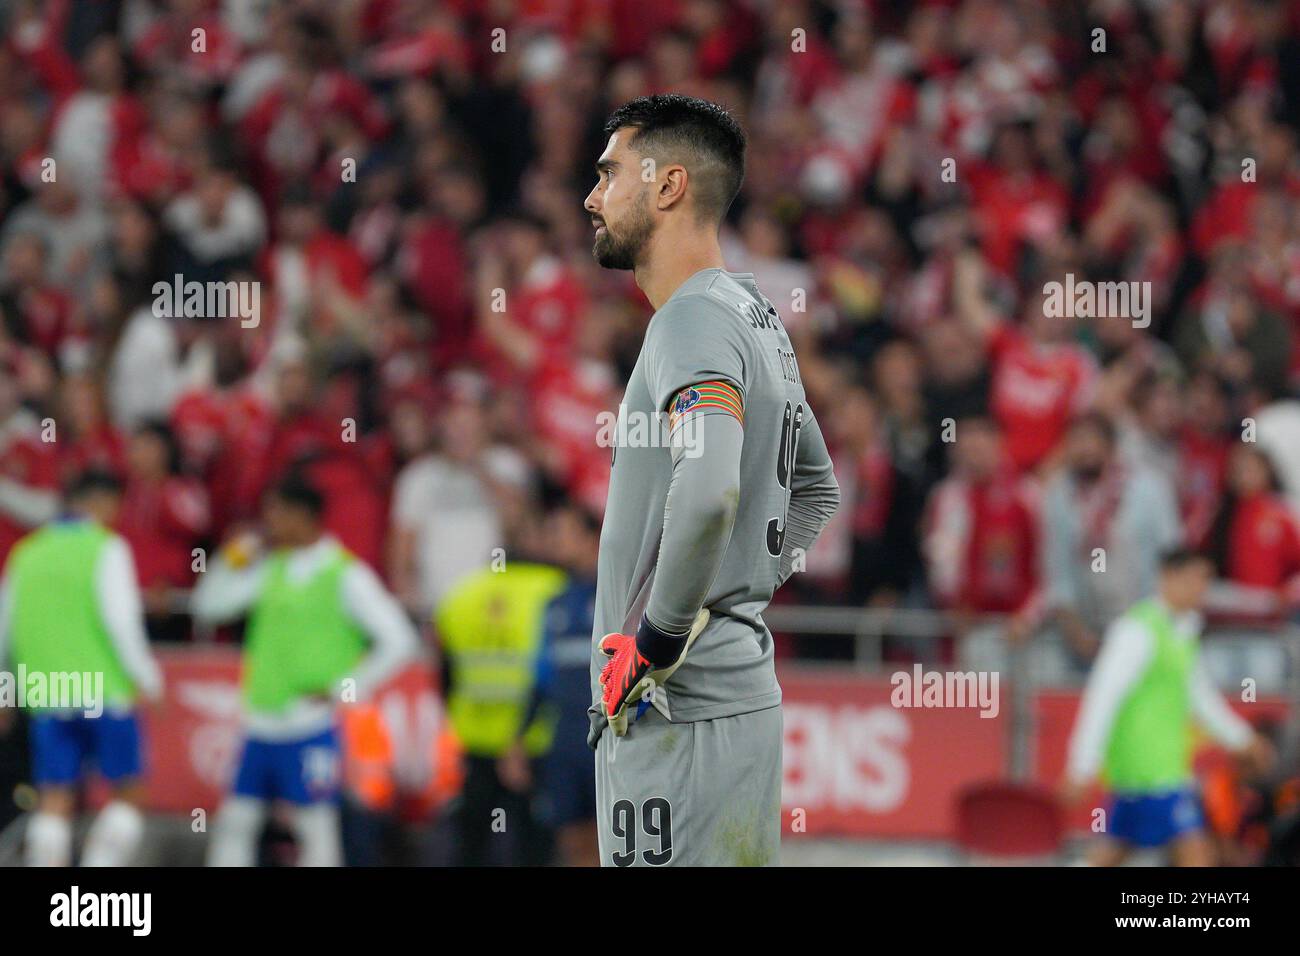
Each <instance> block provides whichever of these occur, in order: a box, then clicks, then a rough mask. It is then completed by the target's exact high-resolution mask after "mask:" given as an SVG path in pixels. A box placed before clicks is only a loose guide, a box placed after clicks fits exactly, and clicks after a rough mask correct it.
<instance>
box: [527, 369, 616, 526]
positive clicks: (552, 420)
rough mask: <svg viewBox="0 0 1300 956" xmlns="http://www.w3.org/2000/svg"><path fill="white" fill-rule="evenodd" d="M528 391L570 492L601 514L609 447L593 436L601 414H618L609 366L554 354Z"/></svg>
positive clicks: (536, 422)
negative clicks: (595, 439) (593, 438)
mask: <svg viewBox="0 0 1300 956" xmlns="http://www.w3.org/2000/svg"><path fill="white" fill-rule="evenodd" d="M530 394H531V396H532V409H533V423H534V426H535V427H536V429H537V433H538V436H539V437H540V438H541V439H542V441H543V442H544V443H546V445H547V446H548V447H549V449H550V450H551V452H552V453H553V454H555V455H556V456H557V458H558V459H559V461H560V462H561V467H562V469H563V472H564V475H563V477H564V480H565V482H566V484H567V487H568V490H569V493H570V494H571V495H572V496H573V497H574V498H575V499H577V500H579V501H581V502H583V503H584V504H585V505H587V506H588V507H590V508H593V509H594V510H596V511H597V512H603V511H604V510H605V494H606V492H607V491H608V488H609V461H610V454H611V449H610V447H609V446H603V447H602V446H601V445H600V444H599V443H598V442H596V441H593V440H592V437H593V435H595V434H597V432H598V429H597V423H598V422H601V421H602V420H603V419H601V417H600V416H601V414H602V413H604V412H609V413H611V416H612V415H613V414H615V413H616V412H617V405H618V390H617V381H616V377H615V375H614V372H613V369H611V368H610V367H609V366H608V365H605V364H603V363H600V362H594V361H583V360H579V361H576V362H575V361H574V360H573V359H572V358H571V357H560V356H552V357H550V358H549V359H548V360H545V361H543V364H542V366H541V368H540V369H539V371H538V372H537V373H536V374H535V375H534V376H533V377H532V382H531V388H530ZM611 437H613V436H611Z"/></svg>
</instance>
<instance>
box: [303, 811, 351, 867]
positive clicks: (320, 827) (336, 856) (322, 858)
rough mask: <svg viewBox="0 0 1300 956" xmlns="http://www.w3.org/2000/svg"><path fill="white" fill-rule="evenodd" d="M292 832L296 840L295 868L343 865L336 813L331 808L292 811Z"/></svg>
mask: <svg viewBox="0 0 1300 956" xmlns="http://www.w3.org/2000/svg"><path fill="white" fill-rule="evenodd" d="M293 829H294V834H295V835H296V836H297V837H298V865H299V866H342V865H343V837H342V834H341V832H340V830H341V827H340V824H339V810H338V807H336V806H334V804H332V803H313V804H310V805H308V806H305V807H295V808H294V811H293Z"/></svg>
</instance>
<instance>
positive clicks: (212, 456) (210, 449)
mask: <svg viewBox="0 0 1300 956" xmlns="http://www.w3.org/2000/svg"><path fill="white" fill-rule="evenodd" d="M273 424H274V416H273V415H272V413H271V410H270V408H269V407H268V406H267V404H266V401H265V400H264V399H263V398H262V397H261V396H260V395H258V394H257V393H256V392H255V391H253V389H251V388H240V389H233V390H229V391H220V392H218V391H211V392H209V391H205V390H199V391H192V392H187V393H186V394H184V395H182V396H181V397H180V399H179V400H178V401H177V403H176V405H175V407H174V408H173V409H172V420H171V425H172V428H173V429H174V430H175V433H176V440H177V441H178V442H179V444H180V446H181V453H182V457H183V458H184V460H185V462H186V463H187V464H188V465H190V466H191V467H192V468H194V469H195V470H197V471H198V472H199V473H200V474H202V475H203V476H204V479H205V481H206V484H207V489H208V497H209V500H210V501H211V502H212V527H213V530H214V532H215V533H216V536H217V537H218V538H219V537H221V536H222V535H224V533H225V531H226V529H227V528H228V527H229V525H230V524H231V523H232V522H234V521H238V520H243V519H249V518H252V517H254V516H255V515H256V511H257V504H258V502H257V495H258V493H259V492H260V490H261V489H260V487H259V484H258V483H259V480H260V476H259V474H258V473H257V470H256V469H255V468H252V467H250V465H249V463H250V461H257V460H259V459H260V456H261V455H262V454H263V453H264V452H265V449H266V447H267V445H268V444H269V442H270V437H271V429H272V426H273Z"/></svg>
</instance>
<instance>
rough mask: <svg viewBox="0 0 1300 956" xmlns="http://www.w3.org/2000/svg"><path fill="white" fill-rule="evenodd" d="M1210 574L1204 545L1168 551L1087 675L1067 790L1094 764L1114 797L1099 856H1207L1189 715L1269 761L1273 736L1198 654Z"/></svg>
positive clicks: (1110, 860)
mask: <svg viewBox="0 0 1300 956" xmlns="http://www.w3.org/2000/svg"><path fill="white" fill-rule="evenodd" d="M1212 576H1213V565H1212V564H1211V562H1210V560H1209V559H1208V558H1207V557H1205V556H1204V555H1201V554H1199V553H1197V552H1195V551H1192V550H1190V549H1187V548H1176V549H1174V550H1172V551H1169V552H1166V554H1165V555H1164V556H1163V557H1162V558H1161V562H1160V579H1159V585H1158V588H1159V590H1158V593H1157V594H1156V596H1155V597H1152V598H1149V599H1147V600H1144V601H1140V602H1138V603H1137V604H1135V605H1134V606H1133V607H1132V608H1131V609H1130V610H1129V611H1128V613H1126V614H1125V615H1123V616H1122V617H1120V618H1118V619H1117V620H1116V621H1115V622H1114V623H1113V624H1111V625H1110V627H1109V629H1108V630H1107V632H1106V636H1105V640H1104V641H1103V644H1102V648H1101V651H1100V653H1099V654H1098V656H1097V662H1096V664H1095V665H1093V669H1092V673H1091V674H1090V675H1089V677H1088V685H1087V688H1086V689H1085V690H1084V694H1083V701H1082V703H1081V704H1080V707H1079V716H1078V718H1077V721H1076V723H1075V727H1074V734H1073V737H1072V738H1071V741H1070V752H1069V762H1068V765H1067V767H1066V780H1065V797H1066V800H1067V802H1069V803H1071V804H1073V803H1077V802H1078V800H1079V799H1080V798H1082V796H1083V795H1084V794H1085V792H1086V789H1087V787H1088V785H1089V784H1090V783H1091V782H1092V780H1093V779H1094V778H1095V777H1096V776H1097V774H1098V771H1099V770H1100V772H1101V776H1102V779H1103V782H1104V783H1105V785H1106V786H1107V787H1108V788H1109V790H1110V791H1111V793H1112V795H1113V802H1112V804H1111V807H1110V810H1109V813H1108V819H1107V825H1106V831H1105V839H1104V840H1103V841H1102V842H1101V843H1100V844H1099V845H1098V847H1097V849H1096V850H1095V851H1094V854H1093V862H1094V863H1095V864H1096V865H1098V866H1115V865H1118V864H1119V863H1121V862H1123V861H1124V859H1125V858H1126V857H1127V856H1128V854H1129V853H1130V852H1131V851H1132V850H1133V849H1135V848H1143V849H1150V848H1156V847H1160V848H1168V850H1169V851H1170V855H1171V858H1172V861H1173V863H1174V864H1175V865H1178V866H1209V865H1212V864H1213V863H1214V859H1213V849H1212V847H1213V845H1212V842H1211V840H1210V838H1209V837H1208V836H1207V834H1206V832H1205V818H1204V815H1203V813H1202V810H1201V806H1200V801H1199V799H1198V798H1197V795H1196V792H1195V790H1194V789H1193V784H1194V778H1193V775H1192V751H1193V738H1192V723H1193V721H1195V722H1196V723H1199V724H1200V725H1202V726H1203V727H1204V728H1205V729H1206V730H1208V731H1209V732H1210V733H1211V734H1212V735H1213V736H1214V738H1215V739H1216V740H1218V741H1219V742H1220V743H1221V744H1223V745H1224V746H1225V747H1227V748H1229V749H1230V750H1233V751H1235V752H1238V753H1241V754H1243V755H1245V756H1246V757H1247V758H1248V759H1249V761H1250V762H1251V763H1252V764H1254V765H1255V766H1256V767H1257V768H1259V769H1261V770H1265V769H1267V768H1268V766H1269V765H1270V764H1271V762H1272V749H1271V747H1270V745H1269V744H1268V743H1267V741H1265V740H1264V738H1262V737H1260V736H1259V735H1257V734H1255V733H1254V731H1252V730H1251V728H1250V725H1249V724H1247V723H1246V722H1245V721H1243V720H1242V719H1241V718H1240V717H1238V716H1237V715H1236V714H1235V713H1233V711H1232V710H1231V709H1230V708H1229V707H1228V705H1227V704H1226V703H1225V702H1224V700H1223V698H1222V697H1221V696H1220V695H1219V693H1218V692H1217V691H1216V690H1215V689H1214V686H1213V684H1212V683H1211V682H1210V678H1209V676H1208V674H1207V673H1206V671H1205V669H1204V668H1203V667H1202V665H1201V664H1200V661H1199V652H1200V631H1201V626H1202V617H1201V613H1200V607H1201V605H1202V602H1203V601H1204V598H1205V592H1206V589H1207V588H1208V587H1209V584H1210V580H1211V578H1212Z"/></svg>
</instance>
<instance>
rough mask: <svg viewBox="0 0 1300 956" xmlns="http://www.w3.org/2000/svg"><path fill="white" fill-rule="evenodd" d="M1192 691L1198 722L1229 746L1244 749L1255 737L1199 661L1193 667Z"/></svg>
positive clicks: (1193, 708) (1193, 705)
mask: <svg viewBox="0 0 1300 956" xmlns="http://www.w3.org/2000/svg"><path fill="white" fill-rule="evenodd" d="M1191 694H1192V713H1193V714H1194V715H1195V717H1196V721H1197V723H1199V724H1200V725H1201V726H1202V727H1204V728H1205V729H1206V730H1207V731H1209V733H1210V735H1211V736H1212V737H1214V739H1215V740H1217V741H1218V742H1219V743H1221V744H1223V746H1225V747H1227V748H1228V749H1229V750H1243V749H1245V747H1246V746H1247V745H1248V744H1249V743H1250V741H1251V740H1252V738H1253V737H1254V731H1253V730H1251V728H1250V724H1248V723H1246V721H1244V720H1242V719H1241V718H1240V717H1238V716H1237V715H1236V714H1235V713H1234V712H1233V710H1232V708H1231V707H1229V706H1228V702H1227V701H1225V700H1224V699H1223V696H1222V695H1221V694H1220V693H1219V691H1218V689H1217V688H1216V687H1215V686H1214V683H1213V682H1212V681H1211V680H1210V675H1209V674H1208V673H1207V672H1206V670H1205V665H1204V664H1203V663H1201V662H1200V661H1197V662H1196V668H1195V670H1193V671H1192V686H1191Z"/></svg>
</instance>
